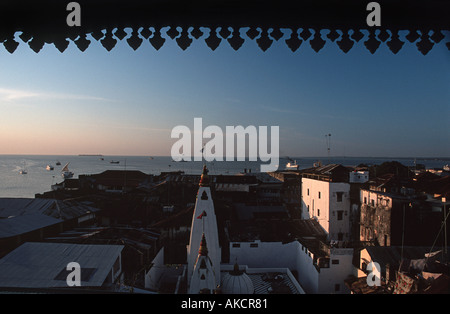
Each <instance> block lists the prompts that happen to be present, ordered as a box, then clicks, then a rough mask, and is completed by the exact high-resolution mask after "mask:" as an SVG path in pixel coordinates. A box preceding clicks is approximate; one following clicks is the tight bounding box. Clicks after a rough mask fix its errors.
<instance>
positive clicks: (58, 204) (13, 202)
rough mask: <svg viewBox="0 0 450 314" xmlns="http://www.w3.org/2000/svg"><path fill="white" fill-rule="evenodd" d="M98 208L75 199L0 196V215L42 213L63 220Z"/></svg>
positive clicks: (5, 216)
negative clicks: (60, 199) (58, 199)
mask: <svg viewBox="0 0 450 314" xmlns="http://www.w3.org/2000/svg"><path fill="white" fill-rule="evenodd" d="M88 211H90V212H96V211H99V209H98V208H94V207H91V206H89V205H87V204H83V203H81V202H75V201H57V200H54V199H44V198H0V217H4V218H7V217H11V216H21V215H28V214H44V215H47V216H50V217H54V218H60V219H63V220H66V219H73V218H78V217H81V216H83V215H85V214H86V213H87V212H88Z"/></svg>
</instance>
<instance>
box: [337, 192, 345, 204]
mask: <svg viewBox="0 0 450 314" xmlns="http://www.w3.org/2000/svg"><path fill="white" fill-rule="evenodd" d="M343 194H344V192H336V202H342V195H343Z"/></svg>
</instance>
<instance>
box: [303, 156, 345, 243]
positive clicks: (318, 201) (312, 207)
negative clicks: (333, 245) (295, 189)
mask: <svg viewBox="0 0 450 314" xmlns="http://www.w3.org/2000/svg"><path fill="white" fill-rule="evenodd" d="M350 210H351V201H350V183H349V170H348V169H347V168H346V167H344V166H341V165H335V164H332V165H326V166H321V167H317V168H314V169H312V170H311V171H310V172H306V173H304V174H303V177H302V218H303V219H311V218H312V219H315V220H317V221H318V222H319V224H320V225H321V226H322V228H323V229H324V230H325V231H326V232H327V233H328V240H330V241H350V239H351V225H350Z"/></svg>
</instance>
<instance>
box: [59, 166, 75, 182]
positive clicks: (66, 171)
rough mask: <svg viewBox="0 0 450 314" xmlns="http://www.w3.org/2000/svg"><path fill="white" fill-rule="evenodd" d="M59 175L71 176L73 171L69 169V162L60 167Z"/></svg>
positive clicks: (67, 177) (66, 177)
mask: <svg viewBox="0 0 450 314" xmlns="http://www.w3.org/2000/svg"><path fill="white" fill-rule="evenodd" d="M61 176H62V177H63V178H64V179H69V178H72V177H73V172H72V171H70V170H69V163H67V164H66V165H65V166H64V167H63V168H62V169H61Z"/></svg>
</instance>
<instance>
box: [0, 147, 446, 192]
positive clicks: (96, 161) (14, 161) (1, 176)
mask: <svg viewBox="0 0 450 314" xmlns="http://www.w3.org/2000/svg"><path fill="white" fill-rule="evenodd" d="M100 158H101V157H100V156H43V155H0V197H27V198H34V196H35V194H37V193H43V192H47V191H50V190H51V185H52V184H55V183H59V182H62V181H63V178H62V177H61V169H62V167H64V165H65V164H66V163H69V170H70V171H72V172H74V173H75V175H74V178H77V177H78V175H80V174H95V173H100V172H103V171H105V170H110V169H111V170H114V169H115V170H125V169H126V170H140V171H142V172H144V173H147V174H155V175H156V174H160V173H161V172H163V171H178V170H181V171H184V172H185V173H187V174H200V173H201V171H202V162H200V161H198V162H194V161H192V162H173V161H172V158H171V157H159V156H156V157H148V156H102V158H104V160H101V159H100ZM293 159H295V160H297V164H299V165H300V169H302V168H309V167H312V165H313V163H314V162H316V161H318V160H321V161H322V162H323V163H324V164H326V163H339V164H343V165H346V166H356V165H359V164H361V163H365V164H368V165H372V164H381V163H383V162H384V161H392V160H396V161H399V162H400V163H402V164H403V165H405V166H413V165H414V161H415V160H414V158H367V157H330V158H328V157H321V158H319V157H299V158H293ZM112 160H114V161H119V163H118V164H112V163H110V161H112ZM57 161H59V162H61V165H60V166H57V165H56V162H57ZM287 162H288V160H286V159H283V158H280V167H279V169H280V170H283V169H284V168H285V165H286V163H287ZM416 163H418V164H424V165H425V166H426V167H427V168H442V167H443V166H444V165H446V164H449V163H450V159H449V158H429V159H426V158H417V159H416ZM260 164H261V163H260V162H259V161H258V162H256V161H253V162H251V161H233V162H225V161H223V162H219V161H215V162H209V163H207V165H208V169H209V170H210V174H213V175H214V174H236V173H239V172H242V171H243V170H244V169H251V171H252V172H259V169H260ZM47 165H51V166H53V167H54V170H53V171H48V170H46V166H47ZM23 168H25V170H26V171H27V174H25V175H21V174H19V171H20V170H21V169H23Z"/></svg>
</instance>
